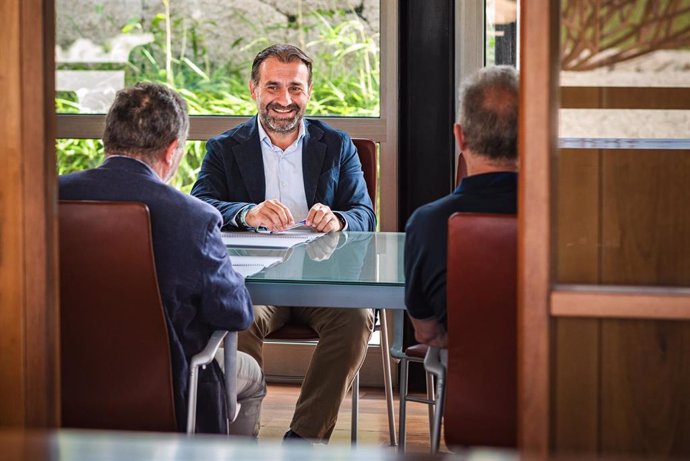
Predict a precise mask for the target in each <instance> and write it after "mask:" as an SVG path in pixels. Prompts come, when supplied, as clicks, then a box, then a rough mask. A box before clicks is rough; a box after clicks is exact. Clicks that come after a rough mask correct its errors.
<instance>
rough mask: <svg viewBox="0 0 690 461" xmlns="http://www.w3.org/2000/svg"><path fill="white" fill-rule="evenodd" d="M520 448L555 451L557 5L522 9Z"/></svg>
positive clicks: (540, 2)
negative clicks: (552, 307)
mask: <svg viewBox="0 0 690 461" xmlns="http://www.w3.org/2000/svg"><path fill="white" fill-rule="evenodd" d="M521 8H522V10H521V14H522V15H521V26H520V31H521V32H520V120H519V147H518V150H519V156H520V182H519V194H518V200H519V203H518V210H519V230H518V268H519V274H518V392H519V393H518V444H519V446H520V448H521V449H523V450H525V451H527V452H530V453H535V454H537V455H546V454H548V452H549V450H550V443H549V423H550V419H549V417H550V406H549V401H550V397H549V395H550V387H549V384H550V381H549V373H550V368H549V360H550V358H549V341H550V319H549V289H550V283H551V280H552V270H553V269H552V268H551V265H550V264H551V263H550V257H551V246H552V241H553V238H552V233H551V222H552V218H551V201H552V194H551V177H552V162H551V158H552V156H553V155H554V153H555V152H556V146H557V139H556V135H557V131H556V130H557V118H556V115H557V104H558V91H557V90H558V68H557V65H558V62H559V61H558V52H559V49H558V14H559V12H560V11H559V2H552V1H548V0H536V1H530V2H522V3H521Z"/></svg>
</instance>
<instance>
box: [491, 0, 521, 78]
mask: <svg viewBox="0 0 690 461" xmlns="http://www.w3.org/2000/svg"><path fill="white" fill-rule="evenodd" d="M485 13H486V50H485V52H486V59H485V60H486V65H487V66H493V65H499V64H506V65H510V66H513V67H515V65H516V64H517V1H516V0H486V10H485Z"/></svg>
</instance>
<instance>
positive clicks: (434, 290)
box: [404, 172, 517, 324]
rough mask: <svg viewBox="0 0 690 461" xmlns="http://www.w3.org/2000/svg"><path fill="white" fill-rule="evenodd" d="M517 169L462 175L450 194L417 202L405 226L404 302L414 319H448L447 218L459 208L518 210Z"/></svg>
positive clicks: (440, 320) (468, 209)
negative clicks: (509, 171)
mask: <svg viewBox="0 0 690 461" xmlns="http://www.w3.org/2000/svg"><path fill="white" fill-rule="evenodd" d="M516 209H517V173H508V172H506V173H486V174H478V175H473V176H467V177H465V178H463V180H462V181H461V182H460V185H459V186H458V187H457V189H455V191H454V192H453V193H452V194H449V195H446V196H445V197H442V198H440V199H438V200H436V201H434V202H431V203H428V204H426V205H424V206H422V207H420V208H418V209H417V210H416V211H415V212H414V213H413V214H412V216H410V219H409V220H408V221H407V225H406V226H405V264H404V266H405V306H406V307H407V311H408V312H409V314H410V316H412V317H413V318H415V319H420V320H426V319H436V320H438V321H439V322H441V323H443V324H446V320H447V317H446V269H447V259H448V258H447V256H448V250H447V248H448V218H450V215H452V214H453V213H455V212H456V211H470V212H472V211H473V212H481V213H515V211H516Z"/></svg>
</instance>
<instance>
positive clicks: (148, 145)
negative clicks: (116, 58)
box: [103, 82, 189, 161]
mask: <svg viewBox="0 0 690 461" xmlns="http://www.w3.org/2000/svg"><path fill="white" fill-rule="evenodd" d="M188 133H189V117H188V116H187V103H186V102H185V100H184V99H182V97H181V96H180V95H179V94H177V92H175V91H174V90H172V89H170V88H168V87H167V86H165V85H160V84H158V83H148V82H140V83H137V84H136V85H134V86H132V87H129V88H125V89H123V90H120V91H118V92H117V94H116V95H115V101H114V102H113V105H112V106H110V110H109V111H108V115H107V116H106V118H105V131H104V132H103V145H104V147H105V153H106V155H127V156H134V157H141V158H142V159H146V160H150V161H156V160H157V158H156V156H157V155H159V154H160V153H161V152H164V151H165V149H166V148H167V147H168V146H169V145H170V143H172V142H173V141H175V140H176V139H177V140H178V141H179V144H180V147H182V146H184V143H185V141H186V140H187V134H188Z"/></svg>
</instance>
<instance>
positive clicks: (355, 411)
mask: <svg viewBox="0 0 690 461" xmlns="http://www.w3.org/2000/svg"><path fill="white" fill-rule="evenodd" d="M358 418H359V372H357V374H356V375H355V379H353V380H352V428H351V430H350V431H351V433H350V441H351V442H352V444H353V445H355V444H356V443H357V422H358V421H357V420H358Z"/></svg>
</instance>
